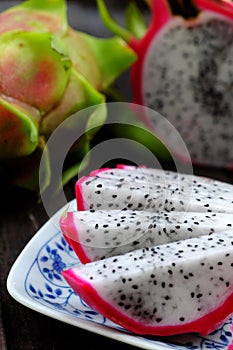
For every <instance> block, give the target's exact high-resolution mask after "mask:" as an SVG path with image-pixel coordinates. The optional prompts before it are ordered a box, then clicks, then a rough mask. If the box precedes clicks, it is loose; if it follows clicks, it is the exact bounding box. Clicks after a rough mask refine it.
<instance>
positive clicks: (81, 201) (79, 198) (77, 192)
mask: <svg viewBox="0 0 233 350" xmlns="http://www.w3.org/2000/svg"><path fill="white" fill-rule="evenodd" d="M87 178H88V177H87V176H83V177H81V179H79V180H78V181H77V182H76V184H75V196H76V201H77V209H78V210H79V211H83V210H87V209H88V208H86V206H85V201H84V198H83V195H82V184H83V182H84V181H86V180H87Z"/></svg>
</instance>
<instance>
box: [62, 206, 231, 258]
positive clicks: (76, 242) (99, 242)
mask: <svg viewBox="0 0 233 350" xmlns="http://www.w3.org/2000/svg"><path fill="white" fill-rule="evenodd" d="M60 227H61V229H62V232H63V235H64V237H65V238H66V240H67V241H68V243H69V244H70V245H71V247H72V248H73V249H74V251H75V252H76V254H77V255H78V257H79V259H80V261H81V262H82V263H87V262H90V261H95V260H101V259H104V258H106V257H109V256H114V255H120V254H124V253H127V252H129V251H132V250H135V249H139V248H148V247H153V246H157V245H161V244H165V243H170V242H173V241H178V240H183V239H188V238H191V237H199V236H202V235H209V236H211V235H212V234H213V233H216V232H222V231H226V230H230V229H232V227H233V219H232V214H222V213H193V212H170V213H167V212H158V213H150V212H145V211H133V210H127V211H124V212H122V211H121V210H107V211H103V210H97V211H94V212H91V211H88V210H85V211H79V212H71V211H68V212H66V213H64V215H63V216H62V217H61V219H60Z"/></svg>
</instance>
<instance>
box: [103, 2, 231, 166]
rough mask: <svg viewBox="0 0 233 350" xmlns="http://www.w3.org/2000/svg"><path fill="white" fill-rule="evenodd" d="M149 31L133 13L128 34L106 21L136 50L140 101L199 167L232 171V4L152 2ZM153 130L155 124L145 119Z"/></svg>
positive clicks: (137, 97)
mask: <svg viewBox="0 0 233 350" xmlns="http://www.w3.org/2000/svg"><path fill="white" fill-rule="evenodd" d="M146 2H147V4H148V5H149V7H150V9H151V11H152V18H151V21H150V24H149V28H148V29H147V28H146V27H145V23H143V22H142V16H141V15H140V13H139V11H138V10H137V9H135V7H132V8H134V11H132V9H131V11H127V16H128V17H127V23H128V29H130V30H127V29H124V28H121V27H120V26H119V25H118V24H117V23H115V21H114V20H113V18H111V17H110V15H109V13H108V11H107V9H106V7H105V5H104V2H103V1H102V0H98V5H99V13H100V15H101V17H102V19H103V21H104V22H105V24H106V26H107V27H108V28H109V29H110V30H111V31H112V32H114V33H119V35H121V36H122V37H123V38H124V39H125V40H126V41H127V42H128V44H129V45H130V46H131V47H132V48H133V49H134V50H135V52H136V53H137V55H138V60H137V61H136V63H135V64H133V66H132V88H133V91H134V101H135V102H136V103H139V104H142V105H145V106H147V107H150V108H152V109H155V110H156V111H158V112H160V113H161V114H162V115H163V116H164V117H166V118H167V119H168V120H169V121H170V122H171V123H172V124H173V125H174V126H175V127H176V129H177V130H178V131H179V132H180V134H181V136H182V137H183V139H184V141H185V143H186V145H187V148H188V149H189V152H190V155H191V157H192V160H193V162H194V163H195V164H196V163H198V164H202V165H208V166H210V165H211V166H218V167H229V168H231V167H232V166H233V137H232V135H233V123H232V113H233V99H232V86H233V70H232V55H233V3H232V2H231V1H227V0H218V1H217V0H187V1H178V0H147V1H146ZM145 122H146V123H147V125H148V126H149V128H150V129H152V130H154V131H156V126H157V125H156V121H155V120H152V119H151V117H150V116H148V115H147V116H145Z"/></svg>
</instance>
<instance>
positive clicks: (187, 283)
mask: <svg viewBox="0 0 233 350" xmlns="http://www.w3.org/2000/svg"><path fill="white" fill-rule="evenodd" d="M232 191H233V185H230V184H227V183H224V182H220V181H217V180H214V179H209V178H204V177H200V176H192V175H188V174H178V173H175V172H172V171H162V170H158V169H150V168H145V167H134V166H124V165H120V166H118V167H117V168H115V169H107V168H106V169H100V170H97V171H93V172H91V173H90V176H87V177H85V178H81V179H80V180H78V181H77V184H76V195H77V197H76V199H77V206H78V208H79V211H72V210H68V211H67V212H65V213H64V215H62V217H61V219H60V226H61V229H62V232H63V234H64V237H65V238H66V239H67V241H68V242H69V244H70V245H71V246H72V247H73V248H74V250H75V252H76V254H77V255H78V257H79V258H80V260H81V262H82V263H83V264H79V265H78V266H76V267H74V268H72V269H68V270H65V271H63V275H64V278H65V279H66V280H67V282H68V283H69V284H70V286H71V287H72V288H73V289H74V290H75V291H76V292H77V293H78V294H79V296H80V297H81V298H83V300H84V301H85V302H86V303H87V304H88V305H90V306H91V307H92V308H94V309H95V310H97V311H99V312H100V313H101V314H103V315H104V316H106V317H107V318H109V319H111V320H112V321H113V322H116V323H117V324H119V325H121V326H123V327H124V328H125V329H128V330H130V331H132V332H134V333H137V334H153V335H163V336H165V335H172V334H179V333H186V332H200V333H202V334H208V333H210V332H211V331H213V330H215V329H216V328H217V327H218V326H219V325H220V324H221V323H222V322H224V320H225V319H226V318H228V317H229V316H230V315H231V314H232V313H233V303H232V300H233V299H232V298H233V282H232V278H231V276H232V271H233V219H232V213H233V200H232ZM161 199H162V200H161ZM152 203H153V204H152ZM80 209H81V211H80Z"/></svg>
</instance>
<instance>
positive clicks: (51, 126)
mask: <svg viewBox="0 0 233 350" xmlns="http://www.w3.org/2000/svg"><path fill="white" fill-rule="evenodd" d="M0 50H1V57H0V77H1V79H0V159H1V161H2V162H4V163H5V166H6V168H7V169H9V174H8V175H12V174H13V175H14V176H15V178H14V180H15V183H18V184H20V185H21V186H24V187H27V188H31V189H35V188H37V186H38V166H39V161H40V158H41V153H42V152H43V150H44V147H45V144H46V141H47V139H48V138H49V136H50V135H51V133H52V132H53V131H54V130H55V129H56V127H57V126H58V125H59V124H60V123H62V122H63V121H64V120H65V119H66V118H68V117H69V116H70V115H71V114H73V113H74V112H76V111H79V110H81V109H83V108H86V107H88V106H92V105H98V104H102V103H104V102H105V99H106V96H105V95H106V94H105V92H106V89H107V88H108V87H109V85H110V84H111V83H113V81H114V79H115V78H116V77H117V76H118V75H119V74H120V73H121V72H122V71H124V70H125V69H127V68H128V67H129V66H130V65H131V63H132V62H133V61H134V60H135V53H134V52H133V51H132V50H131V49H130V48H129V47H128V46H127V45H126V43H125V42H124V41H123V40H122V39H121V38H119V37H113V38H108V39H101V38H95V37H93V36H90V35H87V34H85V33H82V32H79V31H76V30H74V29H73V28H71V27H70V26H69V25H68V23H67V16H66V2H65V0H29V1H25V2H23V3H21V4H19V5H17V6H14V7H11V8H10V9H8V10H6V11H5V12H2V13H1V14H0ZM106 52H107V53H108V54H107V55H106ZM105 117H106V115H104V114H103V115H102V116H101V115H100V116H99V118H102V119H100V120H102V122H104V120H105ZM78 122H79V121H78V120H77V123H78ZM88 122H89V123H90V122H91V119H89V121H88ZM99 124H100V123H99ZM90 130H91V128H90ZM92 134H94V130H93V132H92ZM91 136H92V135H91V131H90V132H89V134H88V137H86V139H83V140H82V145H81V146H80V144H79V147H78V146H76V148H75V147H74V148H73V151H74V150H77V149H78V151H77V152H76V153H75V152H74V154H75V156H76V158H75V161H74V163H76V162H77V161H80V154H81V153H83V152H84V153H85V149H86V148H87V147H88V144H89V141H90V138H91ZM80 149H81V150H80ZM47 166H48V169H47V170H48V171H47V174H48V176H49V155H48V162H47ZM12 167H13V169H12ZM25 168H26V169H27V171H25ZM67 171H68V170H67ZM66 178H69V176H68V174H66ZM47 181H49V179H47Z"/></svg>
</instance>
